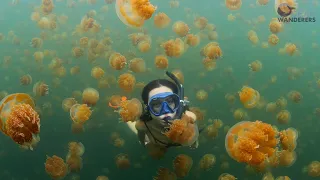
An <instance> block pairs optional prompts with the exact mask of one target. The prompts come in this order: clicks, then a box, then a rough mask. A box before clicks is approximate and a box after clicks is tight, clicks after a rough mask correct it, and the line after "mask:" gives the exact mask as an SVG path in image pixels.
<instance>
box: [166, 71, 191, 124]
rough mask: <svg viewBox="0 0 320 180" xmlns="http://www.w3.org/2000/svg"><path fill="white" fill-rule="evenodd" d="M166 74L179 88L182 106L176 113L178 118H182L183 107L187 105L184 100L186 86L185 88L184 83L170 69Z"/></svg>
mask: <svg viewBox="0 0 320 180" xmlns="http://www.w3.org/2000/svg"><path fill="white" fill-rule="evenodd" d="M166 75H167V76H168V77H169V78H170V79H171V80H173V81H174V83H175V84H176V85H177V88H178V91H179V92H178V96H179V98H180V106H179V109H178V110H177V114H176V118H177V119H181V116H182V114H183V108H184V106H185V105H186V103H187V102H186V101H185V100H184V88H183V85H182V84H181V83H180V82H179V80H178V78H177V77H176V76H175V75H174V74H172V73H171V72H169V71H166Z"/></svg>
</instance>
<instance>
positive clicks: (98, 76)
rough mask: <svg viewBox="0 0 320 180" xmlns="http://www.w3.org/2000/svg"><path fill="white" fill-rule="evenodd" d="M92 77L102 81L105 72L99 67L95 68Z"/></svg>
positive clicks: (92, 70)
mask: <svg viewBox="0 0 320 180" xmlns="http://www.w3.org/2000/svg"><path fill="white" fill-rule="evenodd" d="M91 76H92V77H93V78H95V79H101V78H102V77H103V76H104V70H103V69H102V68H101V67H99V66H96V67H93V68H92V69H91Z"/></svg>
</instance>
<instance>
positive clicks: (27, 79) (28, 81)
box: [20, 74, 32, 86]
mask: <svg viewBox="0 0 320 180" xmlns="http://www.w3.org/2000/svg"><path fill="white" fill-rule="evenodd" d="M31 83H32V77H31V75H30V74H26V75H23V76H22V77H21V78H20V84H21V85H24V86H27V85H29V84H31Z"/></svg>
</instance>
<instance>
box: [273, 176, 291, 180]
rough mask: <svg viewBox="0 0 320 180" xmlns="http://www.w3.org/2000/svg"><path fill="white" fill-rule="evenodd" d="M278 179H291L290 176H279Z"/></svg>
mask: <svg viewBox="0 0 320 180" xmlns="http://www.w3.org/2000/svg"><path fill="white" fill-rule="evenodd" d="M276 180H291V179H290V178H289V177H288V176H279V177H277V178H276Z"/></svg>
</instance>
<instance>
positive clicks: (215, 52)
mask: <svg viewBox="0 0 320 180" xmlns="http://www.w3.org/2000/svg"><path fill="white" fill-rule="evenodd" d="M201 54H203V55H204V56H206V57H208V58H210V59H218V58H221V57H222V50H221V48H220V46H219V44H218V43H217V42H210V43H208V44H207V45H206V46H205V47H203V48H202V50H201Z"/></svg>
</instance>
